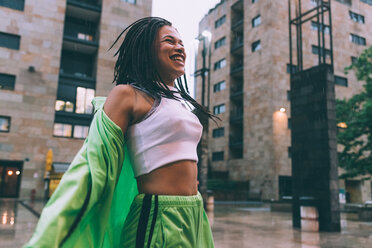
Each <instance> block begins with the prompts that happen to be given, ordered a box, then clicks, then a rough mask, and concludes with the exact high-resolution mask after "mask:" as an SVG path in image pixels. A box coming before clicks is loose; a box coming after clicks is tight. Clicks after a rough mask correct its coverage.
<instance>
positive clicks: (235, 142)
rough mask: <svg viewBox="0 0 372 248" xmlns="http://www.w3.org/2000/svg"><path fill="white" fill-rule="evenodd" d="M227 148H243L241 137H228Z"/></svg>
mask: <svg viewBox="0 0 372 248" xmlns="http://www.w3.org/2000/svg"><path fill="white" fill-rule="evenodd" d="M229 146H230V147H241V146H243V137H234V136H232V135H231V136H230V139H229Z"/></svg>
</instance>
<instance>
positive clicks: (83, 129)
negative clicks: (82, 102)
mask: <svg viewBox="0 0 372 248" xmlns="http://www.w3.org/2000/svg"><path fill="white" fill-rule="evenodd" d="M88 130H89V127H88V126H79V125H75V126H74V138H80V139H84V138H85V137H87V136H88Z"/></svg>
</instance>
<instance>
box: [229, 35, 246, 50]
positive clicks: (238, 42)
mask: <svg viewBox="0 0 372 248" xmlns="http://www.w3.org/2000/svg"><path fill="white" fill-rule="evenodd" d="M243 46H244V38H243V35H240V36H237V37H236V38H235V39H234V41H233V42H232V43H231V52H232V53H234V54H237V55H243Z"/></svg>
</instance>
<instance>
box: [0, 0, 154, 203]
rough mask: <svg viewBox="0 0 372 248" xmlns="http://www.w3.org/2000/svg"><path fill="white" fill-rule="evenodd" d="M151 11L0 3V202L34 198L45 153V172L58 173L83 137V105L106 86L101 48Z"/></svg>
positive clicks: (145, 6) (44, 1)
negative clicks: (50, 154)
mask: <svg viewBox="0 0 372 248" xmlns="http://www.w3.org/2000/svg"><path fill="white" fill-rule="evenodd" d="M151 8H152V1H150V0H65V1H60V0H37V1H36V0H12V1H0V197H21V198H29V197H30V196H31V195H33V196H35V197H36V198H42V197H43V196H44V173H45V165H46V155H47V153H48V150H50V149H51V150H52V152H53V172H54V173H58V172H63V171H65V170H66V168H67V167H68V164H69V163H70V162H71V161H72V159H73V157H74V155H75V154H76V153H77V151H78V149H79V148H80V147H81V146H82V144H83V141H84V138H85V136H86V135H87V132H88V126H89V123H90V121H91V119H92V106H91V104H90V101H91V99H92V98H93V97H94V96H95V95H107V93H108V92H109V90H110V89H111V88H112V86H113V84H112V80H113V68H114V63H115V58H114V57H113V54H114V51H115V48H114V49H113V50H111V51H109V52H108V48H109V47H110V45H111V44H112V43H113V41H115V39H116V37H117V36H118V35H119V34H120V32H121V31H122V30H123V29H124V28H125V27H126V26H127V25H129V24H130V23H132V22H133V21H134V20H136V19H138V18H140V17H144V16H150V15H151ZM116 48H117V46H116Z"/></svg>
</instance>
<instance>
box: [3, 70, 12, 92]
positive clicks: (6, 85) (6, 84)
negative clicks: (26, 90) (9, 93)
mask: <svg viewBox="0 0 372 248" xmlns="http://www.w3.org/2000/svg"><path fill="white" fill-rule="evenodd" d="M14 83H15V76H14V75H9V74H4V73H0V90H14Z"/></svg>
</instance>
